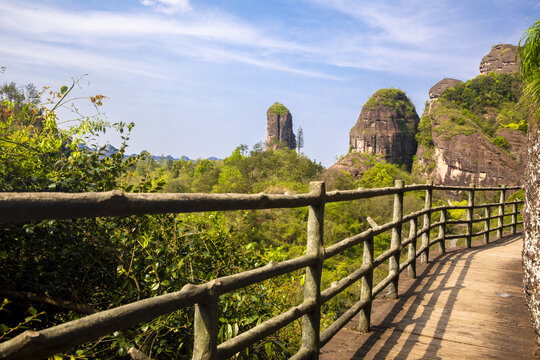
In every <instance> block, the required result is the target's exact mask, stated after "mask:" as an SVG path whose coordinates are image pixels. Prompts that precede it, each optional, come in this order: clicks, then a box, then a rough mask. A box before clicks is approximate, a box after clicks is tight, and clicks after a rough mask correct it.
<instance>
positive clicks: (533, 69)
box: [519, 20, 540, 338]
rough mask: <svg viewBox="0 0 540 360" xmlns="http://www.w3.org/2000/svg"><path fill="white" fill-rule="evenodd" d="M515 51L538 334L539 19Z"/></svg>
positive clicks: (528, 259)
mask: <svg viewBox="0 0 540 360" xmlns="http://www.w3.org/2000/svg"><path fill="white" fill-rule="evenodd" d="M519 55H520V58H521V60H520V71H521V74H522V76H523V80H524V87H523V97H522V99H523V100H522V101H523V103H524V104H526V105H527V106H528V109H529V133H528V139H527V171H526V183H525V208H524V211H523V222H524V226H525V238H524V240H523V260H522V262H523V286H524V290H525V295H526V298H527V305H528V307H529V311H530V312H531V317H532V320H533V322H534V325H535V327H536V334H537V336H539V338H540V268H539V264H540V262H539V260H540V128H539V126H538V119H539V118H540V107H539V106H538V104H539V103H540V20H539V21H536V22H535V23H534V25H533V26H532V27H531V28H530V29H529V30H527V31H526V32H525V33H524V34H523V37H522V38H521V40H520V42H519Z"/></svg>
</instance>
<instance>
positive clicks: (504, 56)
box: [480, 44, 519, 75]
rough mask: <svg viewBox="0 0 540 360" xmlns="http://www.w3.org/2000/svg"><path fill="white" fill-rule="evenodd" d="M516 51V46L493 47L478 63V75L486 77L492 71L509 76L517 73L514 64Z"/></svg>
mask: <svg viewBox="0 0 540 360" xmlns="http://www.w3.org/2000/svg"><path fill="white" fill-rule="evenodd" d="M516 50H517V46H515V45H511V44H498V45H495V46H493V47H492V48H491V51H490V52H489V53H488V54H487V55H486V56H484V57H483V58H482V61H481V62H480V74H482V75H487V74H489V73H490V72H492V71H493V72H497V73H503V74H509V73H513V72H517V71H519V68H518V65H517V63H516ZM518 62H519V58H518Z"/></svg>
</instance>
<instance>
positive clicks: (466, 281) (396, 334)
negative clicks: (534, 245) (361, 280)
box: [320, 236, 539, 360]
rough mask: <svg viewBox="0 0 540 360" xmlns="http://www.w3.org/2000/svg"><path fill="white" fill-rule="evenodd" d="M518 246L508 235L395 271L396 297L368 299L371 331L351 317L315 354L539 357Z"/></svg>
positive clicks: (344, 356) (338, 356)
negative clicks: (413, 273)
mask: <svg viewBox="0 0 540 360" xmlns="http://www.w3.org/2000/svg"><path fill="white" fill-rule="evenodd" d="M473 246H474V245H473ZM521 248H522V238H521V237H520V236H513V237H506V238H503V239H501V240H497V241H494V242H492V243H490V244H488V245H480V246H475V247H473V248H471V249H455V250H450V251H449V252H447V253H446V254H444V255H437V254H433V253H432V254H431V256H432V259H433V261H432V262H430V263H429V264H427V265H426V264H420V263H418V264H417V273H418V278H417V279H414V280H413V279H408V278H406V277H405V276H402V277H401V278H400V298H399V299H397V300H385V299H376V300H375V301H374V303H373V310H372V311H373V312H372V329H371V330H372V331H371V332H369V333H365V334H364V333H360V332H358V331H356V330H355V329H354V328H355V325H356V321H357V320H356V318H355V319H353V320H352V321H351V322H350V323H349V324H348V325H347V326H346V327H345V328H344V329H342V330H341V331H340V333H338V334H337V335H336V336H335V337H334V338H333V339H332V340H331V341H330V342H329V343H328V344H327V345H326V346H325V347H324V348H322V349H321V352H320V359H321V360H330V359H332V360H340V359H347V360H352V359H535V358H536V359H538V358H539V357H538V354H535V351H536V336H535V333H534V330H533V326H532V323H531V321H530V318H529V314H528V312H527V308H526V306H525V299H524V295H523V289H522V271H521ZM404 273H406V271H405V272H404ZM404 273H403V274H404Z"/></svg>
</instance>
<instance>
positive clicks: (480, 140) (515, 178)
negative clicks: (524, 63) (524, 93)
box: [414, 73, 526, 186]
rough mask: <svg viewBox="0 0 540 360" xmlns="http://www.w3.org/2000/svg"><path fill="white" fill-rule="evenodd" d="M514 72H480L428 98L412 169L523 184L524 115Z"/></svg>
mask: <svg viewBox="0 0 540 360" xmlns="http://www.w3.org/2000/svg"><path fill="white" fill-rule="evenodd" d="M520 83H521V80H520V78H519V77H518V76H517V75H516V74H501V73H495V74H490V75H488V76H483V75H479V76H477V77H476V78H474V79H471V80H469V81H467V82H466V83H464V84H463V85H461V86H459V87H455V88H454V89H453V90H452V92H451V93H449V94H448V96H447V95H445V96H444V97H443V98H440V99H439V100H437V101H435V102H432V103H430V107H429V110H426V112H425V113H424V114H423V115H422V118H421V120H420V125H419V134H418V135H417V139H418V141H419V146H418V152H417V154H416V163H415V165H414V168H415V169H414V170H415V171H416V172H418V173H419V174H420V175H421V176H423V177H428V178H431V179H433V180H434V181H435V182H436V183H439V184H444V185H464V184H465V185H466V184H469V183H471V182H474V183H476V184H478V185H484V186H496V185H502V184H507V185H510V184H514V185H515V184H521V183H522V181H523V179H522V177H523V171H524V168H525V163H526V154H525V152H526V147H525V143H526V135H525V133H524V132H525V130H526V121H525V119H526V115H525V114H524V113H522V112H521V110H520V109H519V108H517V107H516V103H517V101H518V98H519V88H520V86H519V85H520Z"/></svg>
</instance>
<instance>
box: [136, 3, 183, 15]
mask: <svg viewBox="0 0 540 360" xmlns="http://www.w3.org/2000/svg"><path fill="white" fill-rule="evenodd" d="M140 2H141V4H143V5H145V6H150V7H153V8H154V9H155V10H156V11H159V12H161V13H164V14H174V13H178V12H182V11H187V10H191V5H190V4H189V0H141V1H140Z"/></svg>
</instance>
